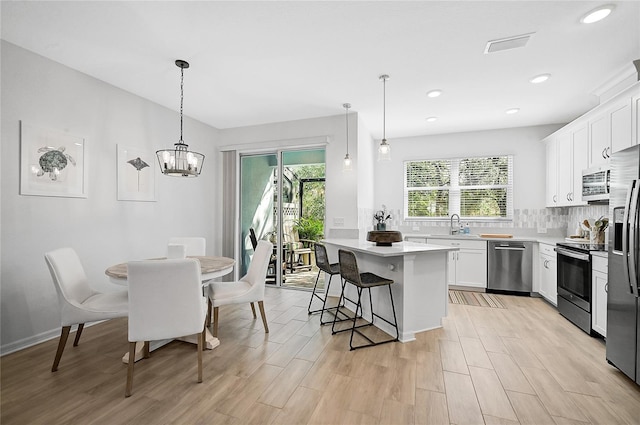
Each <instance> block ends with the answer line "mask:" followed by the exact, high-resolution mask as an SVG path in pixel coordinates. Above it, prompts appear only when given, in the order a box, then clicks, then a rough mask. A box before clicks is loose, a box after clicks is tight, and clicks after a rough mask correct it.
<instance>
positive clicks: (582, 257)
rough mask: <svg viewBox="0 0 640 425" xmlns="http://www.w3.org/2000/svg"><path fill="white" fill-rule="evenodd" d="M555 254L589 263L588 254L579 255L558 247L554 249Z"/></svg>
mask: <svg viewBox="0 0 640 425" xmlns="http://www.w3.org/2000/svg"><path fill="white" fill-rule="evenodd" d="M556 252H557V253H558V254H560V255H564V256H566V257H571V258H575V259H576V260H582V261H589V254H581V253H579V252H575V251H570V250H568V249H564V248H560V247H556Z"/></svg>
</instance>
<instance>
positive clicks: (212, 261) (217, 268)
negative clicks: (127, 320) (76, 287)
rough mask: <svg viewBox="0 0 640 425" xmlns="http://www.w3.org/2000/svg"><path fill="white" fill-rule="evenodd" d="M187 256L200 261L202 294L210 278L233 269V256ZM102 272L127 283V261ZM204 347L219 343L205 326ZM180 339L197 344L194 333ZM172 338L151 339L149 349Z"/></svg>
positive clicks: (125, 359)
mask: <svg viewBox="0 0 640 425" xmlns="http://www.w3.org/2000/svg"><path fill="white" fill-rule="evenodd" d="M187 258H195V259H197V260H198V261H199V262H200V271H201V274H202V288H203V295H205V296H206V293H204V291H205V289H206V287H207V285H209V282H210V281H211V280H212V279H215V278H218V277H222V276H225V275H227V274H229V273H231V272H232V271H233V268H234V266H235V263H236V261H235V260H234V259H233V258H228V257H215V256H187ZM164 259H166V257H162V258H152V260H164ZM104 273H105V274H106V275H107V276H108V277H109V280H110V281H111V282H113V283H115V284H117V285H123V286H126V285H127V263H120V264H114V265H112V266H109V267H107V269H106V270H105V271H104ZM205 337H206V338H205V347H204V348H205V349H207V350H213V349H214V348H216V347H217V346H218V345H220V340H219V339H218V338H216V337H214V336H213V334H211V331H209V329H208V328H207V329H206V330H205ZM177 339H178V340H180V341H185V342H189V343H192V344H197V338H196V335H188V336H184V337H181V338H177ZM171 341H172V340H163V341H152V342H151V343H150V344H149V348H150V350H151V351H153V350H156V349H158V348H160V347H162V346H163V345H166V344H168V343H169V342H171ZM143 347H144V344H143V343H136V355H135V361H136V362H137V361H138V360H140V359H142V358H143V357H144V354H143ZM122 362H123V363H129V353H128V352H127V353H125V354H124V356H123V357H122Z"/></svg>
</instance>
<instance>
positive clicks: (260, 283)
mask: <svg viewBox="0 0 640 425" xmlns="http://www.w3.org/2000/svg"><path fill="white" fill-rule="evenodd" d="M272 251H273V245H272V244H271V242H267V241H262V240H261V241H258V244H257V246H256V249H255V251H254V254H253V258H252V259H251V264H249V270H247V274H246V275H244V276H243V277H242V278H240V280H239V281H237V282H213V283H211V284H209V313H208V314H209V315H210V312H211V310H212V309H213V332H212V333H213V336H215V337H217V336H218V308H219V307H220V306H223V305H229V304H242V303H251V309H252V311H253V317H254V318H256V314H255V307H254V306H253V303H254V302H257V303H258V307H259V308H260V315H261V316H262V324H263V325H264V331H265V333H268V332H269V325H268V324H267V316H266V315H265V313H264V303H263V300H264V285H265V280H266V277H267V267H268V265H269V259H270V258H271V253H272ZM209 321H210V320H209Z"/></svg>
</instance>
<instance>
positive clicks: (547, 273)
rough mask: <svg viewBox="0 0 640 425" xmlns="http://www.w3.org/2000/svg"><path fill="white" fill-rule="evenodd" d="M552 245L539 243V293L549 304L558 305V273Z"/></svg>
mask: <svg viewBox="0 0 640 425" xmlns="http://www.w3.org/2000/svg"><path fill="white" fill-rule="evenodd" d="M554 248H555V246H554V245H548V244H544V243H541V244H540V250H539V253H538V269H539V271H540V273H539V276H540V289H539V294H540V295H542V296H543V297H544V299H546V300H547V301H549V302H550V303H551V304H553V305H555V306H557V305H558V275H557V270H558V266H557V261H556V252H555V251H554Z"/></svg>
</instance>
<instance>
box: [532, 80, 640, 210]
mask: <svg viewBox="0 0 640 425" xmlns="http://www.w3.org/2000/svg"><path fill="white" fill-rule="evenodd" d="M544 142H545V144H546V145H545V149H546V155H547V169H546V196H545V204H546V206H547V207H567V206H575V205H584V204H585V202H583V201H582V170H584V169H585V168H590V167H593V166H596V165H601V164H603V163H606V162H608V161H609V158H610V157H611V155H612V154H613V153H614V152H617V151H620V150H622V149H626V148H628V147H629V146H632V145H634V144H639V143H640V82H638V83H636V84H634V85H633V86H631V87H630V88H629V89H627V90H624V91H623V92H621V93H619V94H618V95H616V96H615V97H613V98H612V99H610V100H608V101H606V102H604V103H602V104H601V105H600V106H597V107H596V108H594V109H593V110H591V111H589V112H587V113H586V114H584V115H583V116H581V117H580V118H577V119H576V120H574V121H573V122H571V123H569V124H567V125H566V126H565V127H563V128H561V129H560V130H558V131H556V132H555V133H553V134H551V135H550V136H549V137H547V138H545V139H544Z"/></svg>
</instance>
